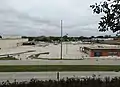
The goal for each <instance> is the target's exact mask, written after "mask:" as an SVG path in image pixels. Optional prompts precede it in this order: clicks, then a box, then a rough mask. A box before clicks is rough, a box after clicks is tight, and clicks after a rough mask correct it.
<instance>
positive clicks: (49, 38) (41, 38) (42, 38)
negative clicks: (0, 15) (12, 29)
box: [22, 35, 114, 42]
mask: <svg viewBox="0 0 120 87" xmlns="http://www.w3.org/2000/svg"><path fill="white" fill-rule="evenodd" d="M113 37H114V36H111V35H105V36H90V37H85V36H79V37H70V36H67V35H65V36H63V37H62V41H82V40H84V39H92V38H113ZM22 38H28V40H29V41H45V42H52V41H58V42H59V41H61V37H57V36H38V37H29V36H22Z"/></svg>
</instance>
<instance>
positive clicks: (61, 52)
mask: <svg viewBox="0 0 120 87" xmlns="http://www.w3.org/2000/svg"><path fill="white" fill-rule="evenodd" d="M60 24H61V53H60V54H61V55H60V58H61V59H62V40H63V38H62V37H63V29H62V20H61V23H60Z"/></svg>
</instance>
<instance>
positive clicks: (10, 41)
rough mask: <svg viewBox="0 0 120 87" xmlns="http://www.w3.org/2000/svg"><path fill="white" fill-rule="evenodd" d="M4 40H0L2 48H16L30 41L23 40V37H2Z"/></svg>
mask: <svg viewBox="0 0 120 87" xmlns="http://www.w3.org/2000/svg"><path fill="white" fill-rule="evenodd" d="M2 37H3V38H2V39H0V48H1V49H5V48H14V47H17V46H19V45H21V43H23V42H26V41H28V39H24V38H21V36H2Z"/></svg>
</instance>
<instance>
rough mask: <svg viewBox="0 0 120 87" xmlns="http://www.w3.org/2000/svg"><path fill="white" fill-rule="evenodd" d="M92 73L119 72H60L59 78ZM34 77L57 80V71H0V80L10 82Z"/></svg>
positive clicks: (112, 74) (82, 76)
mask: <svg viewBox="0 0 120 87" xmlns="http://www.w3.org/2000/svg"><path fill="white" fill-rule="evenodd" d="M93 74H95V75H96V76H99V77H100V78H104V77H108V76H109V77H111V78H113V77H119V76H120V72H60V73H59V75H60V79H62V78H64V79H65V78H66V77H69V78H72V77H81V78H84V77H92V76H93ZM32 78H35V79H39V80H49V79H52V80H57V72H1V73H0V82H2V81H6V80H10V81H11V82H13V81H14V79H16V80H17V81H29V80H30V79H32Z"/></svg>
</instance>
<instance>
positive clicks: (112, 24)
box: [90, 0, 120, 33]
mask: <svg viewBox="0 0 120 87" xmlns="http://www.w3.org/2000/svg"><path fill="white" fill-rule="evenodd" d="M90 7H91V8H92V10H93V13H96V14H100V13H102V14H103V16H102V17H101V20H100V22H99V27H98V29H99V31H102V32H105V31H108V30H111V31H112V32H113V33H114V32H117V33H119V31H120V0H104V1H102V2H100V3H95V4H94V5H90Z"/></svg>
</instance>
